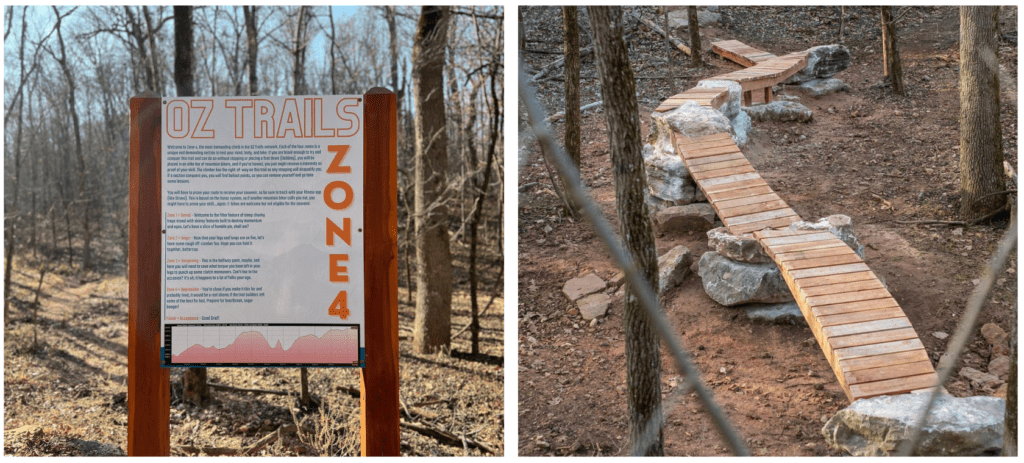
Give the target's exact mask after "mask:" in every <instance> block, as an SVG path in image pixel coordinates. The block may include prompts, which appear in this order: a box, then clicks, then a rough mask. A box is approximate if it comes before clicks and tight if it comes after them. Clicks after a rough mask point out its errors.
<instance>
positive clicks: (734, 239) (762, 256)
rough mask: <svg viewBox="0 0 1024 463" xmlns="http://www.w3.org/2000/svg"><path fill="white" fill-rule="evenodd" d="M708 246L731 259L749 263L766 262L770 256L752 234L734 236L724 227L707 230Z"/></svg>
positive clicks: (769, 260) (770, 259) (769, 259)
mask: <svg viewBox="0 0 1024 463" xmlns="http://www.w3.org/2000/svg"><path fill="white" fill-rule="evenodd" d="M708 247H709V248H711V249H713V250H714V251H715V252H717V253H718V254H720V255H722V256H724V257H727V258H729V259H732V260H737V261H740V262H747V263H751V264H767V263H769V262H772V258H771V257H768V254H766V253H765V252H764V246H761V243H759V242H758V241H757V240H756V239H754V236H753V235H749V234H747V235H740V236H736V235H733V234H732V233H729V229H728V228H725V227H719V228H714V229H711V230H708Z"/></svg>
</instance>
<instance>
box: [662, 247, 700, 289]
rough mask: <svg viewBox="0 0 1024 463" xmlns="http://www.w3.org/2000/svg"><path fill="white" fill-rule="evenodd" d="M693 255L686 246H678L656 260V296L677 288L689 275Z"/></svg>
mask: <svg viewBox="0 0 1024 463" xmlns="http://www.w3.org/2000/svg"><path fill="white" fill-rule="evenodd" d="M692 263H693V253H691V252H690V249H689V248H687V247H686V246H683V245H681V244H680V245H679V246H676V247H674V248H672V249H670V250H669V251H668V252H666V253H665V254H664V255H662V256H661V257H659V258H658V294H665V293H666V292H667V291H668V290H670V289H672V288H675V287H676V286H679V283H682V282H683V279H684V278H686V275H687V274H689V273H690V264H692Z"/></svg>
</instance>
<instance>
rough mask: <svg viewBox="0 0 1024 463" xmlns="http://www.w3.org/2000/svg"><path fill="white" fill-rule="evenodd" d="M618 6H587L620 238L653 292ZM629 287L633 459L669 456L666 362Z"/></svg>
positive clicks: (651, 250) (632, 88)
mask: <svg viewBox="0 0 1024 463" xmlns="http://www.w3.org/2000/svg"><path fill="white" fill-rule="evenodd" d="M613 8H615V7H600V6H591V7H587V11H588V12H589V13H590V23H591V27H592V28H593V33H594V47H595V48H594V53H595V55H596V56H597V69H598V71H599V73H600V76H601V96H602V98H603V100H604V108H605V119H606V120H607V122H608V146H609V149H610V151H611V156H612V172H613V173H614V178H615V204H616V206H617V207H616V209H617V212H618V218H619V233H620V234H621V236H622V238H623V239H624V240H625V245H626V246H625V247H626V249H628V250H629V252H630V254H631V255H632V258H633V263H634V265H635V266H636V268H637V269H638V270H639V271H640V272H641V273H642V274H643V275H644V276H645V277H646V279H647V281H648V283H650V285H651V287H654V288H656V287H658V266H657V260H658V256H657V254H656V252H655V243H654V231H653V228H652V225H651V219H650V214H649V213H648V210H647V203H646V202H645V200H644V192H645V191H646V189H647V181H646V177H645V174H644V171H645V170H644V162H643V157H642V156H641V154H640V147H641V145H642V142H641V140H640V113H639V108H638V106H637V101H636V81H635V79H634V78H633V69H632V68H631V67H630V65H629V56H628V53H627V49H626V44H625V41H623V39H622V26H621V24H620V22H619V21H618V18H619V16H620V15H619V14H617V13H616V12H614V11H613ZM633 291H634V289H633V288H632V287H631V286H630V285H629V284H627V285H626V295H625V298H626V300H625V324H626V391H627V392H626V394H627V396H628V407H627V408H628V413H629V450H630V454H632V455H662V454H664V435H663V431H662V419H661V413H662V411H661V380H660V376H661V357H660V352H659V349H658V337H657V333H656V332H655V329H654V326H653V325H652V323H651V320H650V317H649V316H648V315H647V313H646V312H645V311H644V309H643V307H642V306H641V305H640V302H639V299H638V298H637V297H636V296H635V295H634V294H633Z"/></svg>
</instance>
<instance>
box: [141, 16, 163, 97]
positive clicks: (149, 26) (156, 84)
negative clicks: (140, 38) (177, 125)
mask: <svg viewBox="0 0 1024 463" xmlns="http://www.w3.org/2000/svg"><path fill="white" fill-rule="evenodd" d="M142 19H143V20H145V21H146V36H147V38H148V40H149V67H150V69H151V70H152V72H151V73H150V76H151V78H152V79H153V81H152V82H150V84H149V87H150V88H151V89H153V91H155V92H157V93H160V94H163V89H162V88H161V87H163V79H161V78H160V65H159V61H158V60H157V59H156V51H157V48H156V33H157V30H155V29H153V19H152V18H150V17H149V7H148V6H143V7H142Z"/></svg>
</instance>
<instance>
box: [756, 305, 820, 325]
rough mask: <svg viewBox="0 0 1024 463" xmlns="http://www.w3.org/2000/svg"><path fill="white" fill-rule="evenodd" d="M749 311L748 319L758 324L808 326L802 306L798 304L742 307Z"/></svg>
mask: <svg viewBox="0 0 1024 463" xmlns="http://www.w3.org/2000/svg"><path fill="white" fill-rule="evenodd" d="M742 308H743V309H744V310H746V311H747V318H749V319H750V320H752V321H754V322H758V323H767V324H769V325H806V324H807V319H805V318H804V314H803V312H801V311H800V306H799V305H797V303H796V302H786V303H783V304H752V305H746V306H743V307H742Z"/></svg>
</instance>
